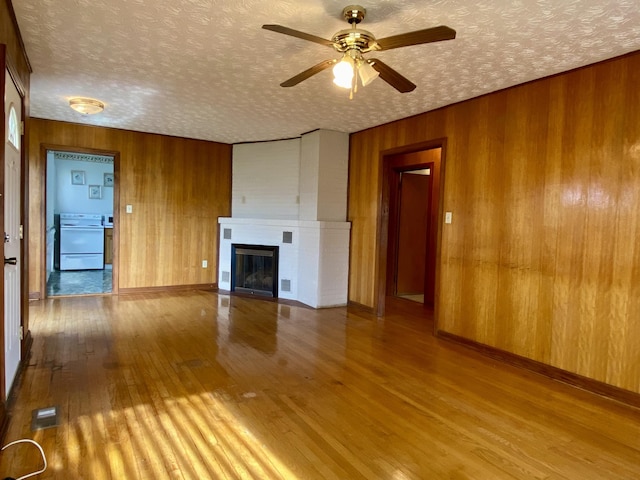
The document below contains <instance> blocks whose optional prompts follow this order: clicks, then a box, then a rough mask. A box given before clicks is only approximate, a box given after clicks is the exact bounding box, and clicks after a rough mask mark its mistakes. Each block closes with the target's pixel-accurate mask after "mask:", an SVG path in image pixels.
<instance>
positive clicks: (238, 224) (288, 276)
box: [218, 217, 351, 308]
mask: <svg viewBox="0 0 640 480" xmlns="http://www.w3.org/2000/svg"><path fill="white" fill-rule="evenodd" d="M218 223H219V224H220V256H219V259H220V264H219V267H220V268H219V276H218V287H219V288H220V289H221V290H227V291H230V290H231V245H232V244H248V245H268V246H277V247H279V262H278V277H279V278H278V297H279V298H284V299H288V300H296V301H299V302H301V303H304V304H305V305H309V306H311V307H314V308H322V307H334V306H342V305H346V304H347V286H348V283H347V282H348V276H349V233H350V230H351V224H350V223H349V222H322V221H308V220H274V219H262V218H261V219H251V218H227V217H225V218H220V219H218ZM289 239H290V243H289ZM282 287H285V288H284V289H283V288H282Z"/></svg>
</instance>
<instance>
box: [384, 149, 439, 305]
mask: <svg viewBox="0 0 640 480" xmlns="http://www.w3.org/2000/svg"><path fill="white" fill-rule="evenodd" d="M443 144H444V141H440V142H437V143H435V144H433V143H432V144H427V145H421V146H413V147H410V149H408V150H405V151H401V152H399V153H395V152H393V153H388V154H386V155H384V157H383V190H382V212H383V218H382V221H381V231H380V235H381V238H382V239H383V240H385V239H386V242H385V241H383V242H381V245H380V247H379V258H380V259H381V262H380V267H381V268H380V271H379V277H378V278H379V280H378V281H379V286H380V287H381V288H379V290H378V309H377V313H378V314H379V315H381V314H384V307H385V298H386V297H387V296H392V297H397V298H402V299H405V300H408V301H413V302H418V303H421V304H423V305H424V306H425V307H427V308H433V307H434V305H435V297H436V263H437V254H438V238H439V221H438V218H439V215H440V212H439V208H440V207H439V204H440V192H441V180H442V175H441V172H442V166H443V157H444V155H443ZM385 214H386V215H385Z"/></svg>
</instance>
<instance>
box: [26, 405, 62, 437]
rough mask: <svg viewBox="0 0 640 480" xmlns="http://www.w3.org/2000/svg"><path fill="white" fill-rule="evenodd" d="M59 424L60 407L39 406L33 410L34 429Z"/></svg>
mask: <svg viewBox="0 0 640 480" xmlns="http://www.w3.org/2000/svg"><path fill="white" fill-rule="evenodd" d="M58 425H59V423H58V407H46V408H38V409H36V410H33V411H32V412H31V430H32V431H35V430H43V429H45V428H51V427H57V426H58Z"/></svg>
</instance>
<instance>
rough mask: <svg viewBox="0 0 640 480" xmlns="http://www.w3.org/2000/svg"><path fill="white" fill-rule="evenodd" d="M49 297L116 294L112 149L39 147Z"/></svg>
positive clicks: (114, 156)
mask: <svg viewBox="0 0 640 480" xmlns="http://www.w3.org/2000/svg"><path fill="white" fill-rule="evenodd" d="M42 150H43V155H45V157H46V187H45V190H46V201H45V203H46V208H45V212H44V213H45V225H46V232H47V236H46V249H45V251H46V254H45V255H46V258H45V262H44V263H45V273H44V286H43V288H44V290H43V291H44V292H45V295H46V296H47V297H52V296H69V295H96V294H98V295H99V294H111V293H117V292H115V288H114V286H115V285H116V278H117V276H116V272H115V270H114V266H115V262H114V261H113V259H114V245H115V242H114V241H113V238H114V229H115V227H114V224H115V222H114V218H115V217H114V211H115V201H116V198H117V195H116V188H117V184H116V166H117V158H118V155H117V154H116V153H114V152H107V151H97V150H93V149H91V150H89V149H77V148H68V147H56V146H43V148H42Z"/></svg>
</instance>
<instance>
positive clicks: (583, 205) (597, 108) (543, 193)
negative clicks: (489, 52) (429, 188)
mask: <svg viewBox="0 0 640 480" xmlns="http://www.w3.org/2000/svg"><path fill="white" fill-rule="evenodd" d="M638 85H640V53H635V54H630V55H627V56H624V57H620V58H617V59H614V60H610V61H606V62H603V63H600V64H597V65H593V66H589V67H585V68H582V69H579V70H575V71H571V72H567V73H564V74H561V75H557V76H554V77H550V78H547V79H543V80H540V81H536V82H532V83H528V84H525V85H522V86H518V87H514V88H510V89H508V90H504V91H501V92H497V93H494V94H491V95H486V96H483V97H480V98H476V99H472V100H469V101H466V102H463V103H459V104H456V105H452V106H450V107H446V108H442V109H439V110H437V111H434V112H429V113H425V114H423V115H419V116H416V117H411V118H407V119H404V120H400V121H397V122H394V123H391V124H388V125H384V126H380V127H377V128H373V129H370V130H366V131H363V132H359V133H356V134H353V135H352V137H351V156H350V184H349V220H350V221H351V222H353V224H352V241H351V263H350V288H349V297H350V301H352V302H356V303H360V304H363V305H366V306H370V307H372V308H376V301H377V300H376V291H377V288H378V285H377V284H376V281H377V279H378V275H377V270H376V269H377V268H380V265H379V264H378V265H376V252H377V248H378V242H379V237H378V228H379V222H380V218H381V215H382V213H383V212H380V211H379V210H380V196H381V195H380V194H381V188H382V184H381V182H382V176H381V162H382V156H383V154H384V152H385V151H389V150H393V149H397V148H399V147H403V146H407V145H411V144H414V143H420V142H425V141H429V140H431V139H438V138H446V149H445V155H446V165H445V178H444V192H443V205H442V210H443V211H451V212H453V223H452V224H451V225H443V224H442V219H440V228H441V249H440V260H439V278H438V289H437V292H439V295H438V297H437V298H436V313H437V317H438V318H437V321H438V327H439V329H441V330H442V331H444V332H447V333H450V334H454V335H457V336H460V337H464V338H465V339H469V340H471V341H474V342H479V343H482V344H485V345H489V346H492V347H495V348H498V349H501V350H504V351H507V352H511V353H513V354H516V355H520V356H523V357H526V358H529V359H532V360H536V361H539V362H543V363H546V364H548V365H552V366H554V367H558V368H561V369H563V370H566V371H569V372H573V373H575V374H579V375H583V376H585V377H589V378H591V379H594V380H598V381H601V382H605V383H608V384H610V385H613V386H616V387H620V388H623V389H626V390H630V391H633V392H639V393H640V348H639V347H638V339H640V242H639V241H638V239H639V238H640V115H638V105H640V89H639V88H638ZM378 263H380V262H378Z"/></svg>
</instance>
